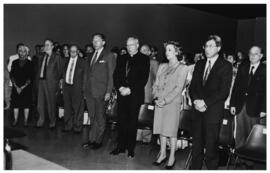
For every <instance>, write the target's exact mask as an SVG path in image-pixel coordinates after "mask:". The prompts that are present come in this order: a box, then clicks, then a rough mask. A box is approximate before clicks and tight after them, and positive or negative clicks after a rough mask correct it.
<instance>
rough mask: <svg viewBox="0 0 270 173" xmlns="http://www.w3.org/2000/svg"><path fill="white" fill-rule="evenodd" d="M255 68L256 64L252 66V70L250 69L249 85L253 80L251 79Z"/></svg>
mask: <svg viewBox="0 0 270 173" xmlns="http://www.w3.org/2000/svg"><path fill="white" fill-rule="evenodd" d="M253 70H254V66H252V67H251V70H250V72H249V75H248V86H249V84H250V82H251V79H252V77H253V75H254V74H253Z"/></svg>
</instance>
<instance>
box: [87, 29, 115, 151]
mask: <svg viewBox="0 0 270 173" xmlns="http://www.w3.org/2000/svg"><path fill="white" fill-rule="evenodd" d="M92 38H93V40H92V42H93V47H94V49H95V52H94V53H93V54H92V55H90V56H89V58H88V59H87V70H86V75H85V78H84V80H85V81H84V96H85V98H86V104H87V109H88V115H89V117H90V122H91V126H90V131H89V139H88V142H86V143H84V144H83V147H84V148H87V147H90V146H92V149H98V148H100V147H101V146H102V139H103V134H104V131H105V126H106V118H105V115H104V106H105V101H107V100H109V98H110V93H111V91H112V88H113V58H114V57H113V54H112V53H111V52H110V51H107V50H105V47H104V46H105V43H106V40H105V36H104V35H103V34H100V33H97V34H94V35H93V37H92Z"/></svg>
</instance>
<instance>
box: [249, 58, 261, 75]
mask: <svg viewBox="0 0 270 173" xmlns="http://www.w3.org/2000/svg"><path fill="white" fill-rule="evenodd" d="M259 65H260V61H259V62H258V63H256V64H250V68H249V73H248V74H250V71H251V68H252V67H254V68H253V74H255V72H256V70H257V68H258V67H259Z"/></svg>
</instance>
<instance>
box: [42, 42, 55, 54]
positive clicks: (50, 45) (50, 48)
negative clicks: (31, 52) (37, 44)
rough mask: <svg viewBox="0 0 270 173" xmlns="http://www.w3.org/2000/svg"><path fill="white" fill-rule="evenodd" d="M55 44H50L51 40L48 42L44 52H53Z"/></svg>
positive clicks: (45, 44)
mask: <svg viewBox="0 0 270 173" xmlns="http://www.w3.org/2000/svg"><path fill="white" fill-rule="evenodd" d="M53 47H54V46H53V43H52V42H50V41H49V40H46V41H45V43H44V52H46V53H50V52H52V50H53Z"/></svg>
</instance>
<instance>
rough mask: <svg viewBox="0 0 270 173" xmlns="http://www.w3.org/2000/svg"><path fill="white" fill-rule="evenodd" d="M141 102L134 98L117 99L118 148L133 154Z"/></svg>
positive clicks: (121, 97) (122, 97)
mask: <svg viewBox="0 0 270 173" xmlns="http://www.w3.org/2000/svg"><path fill="white" fill-rule="evenodd" d="M140 106H141V102H140V100H139V98H138V97H136V96H120V94H119V97H118V146H117V147H118V148H120V149H121V150H126V149H127V150H128V151H130V152H134V149H135V145H136V135H137V123H138V116H139V110H140Z"/></svg>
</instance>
